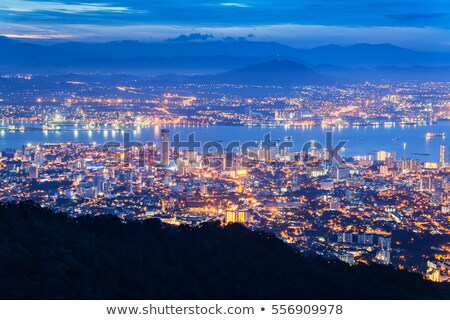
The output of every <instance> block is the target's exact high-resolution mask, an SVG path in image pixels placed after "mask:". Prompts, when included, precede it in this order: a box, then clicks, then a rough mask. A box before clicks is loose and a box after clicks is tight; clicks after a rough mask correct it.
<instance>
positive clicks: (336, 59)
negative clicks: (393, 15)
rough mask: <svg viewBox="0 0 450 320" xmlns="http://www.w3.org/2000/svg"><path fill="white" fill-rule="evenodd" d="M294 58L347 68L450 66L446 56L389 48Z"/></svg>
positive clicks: (317, 51)
mask: <svg viewBox="0 0 450 320" xmlns="http://www.w3.org/2000/svg"><path fill="white" fill-rule="evenodd" d="M299 51H300V52H299V54H298V55H297V57H299V58H301V59H304V60H306V61H308V62H310V63H313V64H333V65H338V66H347V67H377V66H399V67H400V66H402V67H406V66H416V65H422V66H439V65H450V54H449V53H437V52H422V51H415V50H410V49H405V48H401V47H397V46H394V45H392V44H388V43H386V44H365V43H360V44H355V45H351V46H345V47H344V46H338V45H326V46H321V47H316V48H312V49H309V50H302V49H299Z"/></svg>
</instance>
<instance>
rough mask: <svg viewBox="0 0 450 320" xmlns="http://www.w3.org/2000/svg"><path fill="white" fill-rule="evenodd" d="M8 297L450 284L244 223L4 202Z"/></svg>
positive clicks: (426, 293)
mask: <svg viewBox="0 0 450 320" xmlns="http://www.w3.org/2000/svg"><path fill="white" fill-rule="evenodd" d="M0 256H1V260H0V299H444V298H445V299H449V298H450V290H449V289H450V287H449V285H448V284H437V283H431V282H427V281H424V280H423V279H422V278H421V276H420V275H419V274H413V273H408V272H407V271H401V270H395V269H394V268H392V267H384V266H379V265H371V266H365V265H358V266H353V267H351V266H349V265H347V264H345V263H343V262H340V261H335V260H324V259H322V258H320V257H306V256H303V255H302V254H300V253H298V252H296V251H295V250H294V249H293V248H292V247H290V246H288V245H286V244H285V243H283V242H282V241H281V240H279V239H277V238H276V237H275V236H274V235H271V234H267V233H264V232H252V231H250V230H247V229H245V228H244V227H242V226H240V225H229V226H226V227H222V226H220V225H219V224H217V223H207V224H203V225H201V226H198V227H188V226H179V227H173V226H169V225H164V224H162V223H161V222H159V221H157V220H146V221H142V222H139V221H128V222H127V223H122V221H120V220H119V219H118V218H116V217H113V216H98V217H89V216H85V217H80V218H76V219H72V218H68V217H67V216H65V215H63V214H59V213H54V212H52V211H50V210H47V209H42V208H40V207H39V206H37V205H34V204H33V203H31V202H28V203H21V204H3V205H1V206H0Z"/></svg>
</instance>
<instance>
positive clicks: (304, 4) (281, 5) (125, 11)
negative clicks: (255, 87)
mask: <svg viewBox="0 0 450 320" xmlns="http://www.w3.org/2000/svg"><path fill="white" fill-rule="evenodd" d="M449 15H450V1H449V0H391V1H388V0H382V1H375V0H328V1H324V0H321V1H319V0H295V1H287V0H260V1H256V0H245V1H236V2H233V0H213V1H207V0H203V1H202V0H114V1H103V0H94V1H88V0H81V1H78V0H45V1H41V0H1V1H0V34H2V35H6V36H9V37H14V38H24V39H33V40H37V39H47V40H48V39H51V40H68V39H70V40H86V41H105V40H119V39H138V40H147V41H152V40H163V39H166V38H169V37H176V36H178V35H180V34H190V33H202V34H212V35H213V36H214V38H213V39H221V38H224V37H227V36H233V37H238V36H243V37H246V36H247V35H249V34H252V35H253V36H254V37H251V39H252V40H260V41H279V42H283V43H287V44H291V45H294V46H298V47H311V46H316V45H321V44H327V43H337V44H344V45H345V44H352V43H358V42H368V43H384V42H390V43H394V44H397V45H402V46H405V47H410V48H419V49H423V50H436V49H439V50H445V51H450V30H449V28H450V16H449ZM209 39H211V38H209ZM248 39H249V38H248Z"/></svg>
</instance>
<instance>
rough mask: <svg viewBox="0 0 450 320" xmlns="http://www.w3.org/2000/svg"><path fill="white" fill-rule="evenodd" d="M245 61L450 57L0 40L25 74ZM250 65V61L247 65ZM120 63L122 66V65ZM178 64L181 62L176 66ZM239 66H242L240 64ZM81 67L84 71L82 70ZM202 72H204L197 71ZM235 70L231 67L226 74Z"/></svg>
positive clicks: (3, 56) (370, 62)
mask: <svg viewBox="0 0 450 320" xmlns="http://www.w3.org/2000/svg"><path fill="white" fill-rule="evenodd" d="M224 56H227V57H234V58H235V59H237V58H245V59H248V60H249V61H247V63H246V64H250V63H259V62H262V60H261V58H265V57H272V59H273V58H277V57H279V58H283V59H287V60H292V61H297V62H301V63H302V64H305V65H310V64H311V65H312V64H314V65H316V64H332V65H339V66H345V67H375V66H398V67H410V66H415V65H421V66H442V65H450V53H439V52H422V51H416V50H410V49H404V48H400V47H397V46H394V45H391V44H364V43H362V44H355V45H351V46H338V45H332V44H331V45H326V46H320V47H316V48H311V49H299V48H294V47H291V46H288V45H284V44H280V43H276V42H262V41H231V42H229V41H200V42H181V43H177V42H139V41H112V42H101V43H85V42H64V43H58V44H51V45H40V44H31V43H27V42H25V41H18V40H13V39H9V38H6V37H0V66H2V67H17V66H21V69H23V70H25V69H27V68H30V67H32V66H34V65H42V64H44V65H47V66H51V67H58V66H59V67H65V66H68V65H71V66H73V67H75V68H76V67H77V65H78V64H82V65H84V66H89V65H90V66H93V67H95V65H96V64H98V63H101V64H102V65H103V67H102V68H106V67H107V68H110V69H111V70H110V71H112V70H115V69H117V68H118V67H119V68H121V64H123V65H126V63H127V62H133V61H132V60H131V61H130V60H129V59H136V58H157V59H162V58H172V60H171V61H172V62H174V63H175V65H176V64H177V63H181V62H182V61H183V59H185V57H205V62H206V64H207V65H209V69H212V70H223V69H224V67H223V66H222V67H221V65H222V64H221V63H222V61H221V60H220V59H218V60H217V61H216V62H215V66H214V68H211V63H212V62H214V57H224ZM251 59H253V61H250V60H251ZM120 60H122V62H120ZM177 60H180V62H177ZM240 66H243V64H241V65H240ZM81 67H82V66H81ZM198 67H200V69H202V68H203V69H204V67H205V66H202V65H198ZM236 67H238V65H234V66H231V65H230V66H229V69H231V68H236Z"/></svg>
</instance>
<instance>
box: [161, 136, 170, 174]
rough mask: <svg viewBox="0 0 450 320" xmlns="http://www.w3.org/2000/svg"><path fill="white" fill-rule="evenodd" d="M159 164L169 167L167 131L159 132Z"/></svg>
mask: <svg viewBox="0 0 450 320" xmlns="http://www.w3.org/2000/svg"><path fill="white" fill-rule="evenodd" d="M161 164H162V165H163V166H168V165H169V130H168V129H162V130H161Z"/></svg>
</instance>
